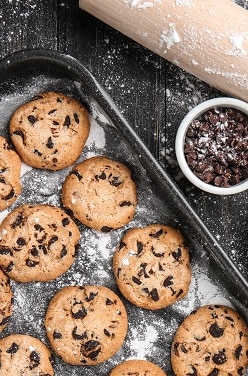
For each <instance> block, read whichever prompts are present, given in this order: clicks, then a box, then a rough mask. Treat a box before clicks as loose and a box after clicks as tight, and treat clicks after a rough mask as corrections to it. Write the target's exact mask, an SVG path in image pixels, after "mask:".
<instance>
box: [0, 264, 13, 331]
mask: <svg viewBox="0 0 248 376" xmlns="http://www.w3.org/2000/svg"><path fill="white" fill-rule="evenodd" d="M0 297H1V298H0V332H2V331H3V330H4V328H5V327H6V325H7V323H8V321H9V318H10V316H11V314H12V308H13V293H12V289H11V287H10V280H9V277H8V276H7V275H6V274H5V273H4V272H3V271H2V270H1V269H0Z"/></svg>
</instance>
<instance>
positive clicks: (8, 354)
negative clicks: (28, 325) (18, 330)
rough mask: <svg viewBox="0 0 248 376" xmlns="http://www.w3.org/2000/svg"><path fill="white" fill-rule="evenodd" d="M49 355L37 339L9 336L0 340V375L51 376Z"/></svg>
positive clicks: (15, 335) (16, 335)
mask: <svg viewBox="0 0 248 376" xmlns="http://www.w3.org/2000/svg"><path fill="white" fill-rule="evenodd" d="M52 363H53V362H52V359H51V353H50V351H49V350H48V348H47V347H46V345H44V343H42V342H41V341H40V340H39V339H37V338H34V337H31V336H29V335H25V334H11V335H9V336H8V337H5V338H3V339H1V340H0V375H3V376H13V375H15V376H19V375H22V376H34V375H35V376H53V375H54V371H53V365H52Z"/></svg>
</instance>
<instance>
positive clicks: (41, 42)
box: [0, 0, 248, 278]
mask: <svg viewBox="0 0 248 376" xmlns="http://www.w3.org/2000/svg"><path fill="white" fill-rule="evenodd" d="M103 1H104V0H103ZM239 4H240V5H242V6H244V7H248V5H247V1H245V0H244V1H239ZM33 48H42V49H43V48H44V49H52V50H58V51H61V52H63V53H66V54H69V55H71V56H73V57H75V58H76V59H78V60H79V61H80V62H81V63H83V64H84V65H85V66H86V68H88V69H89V70H90V71H91V73H92V74H93V75H94V76H95V78H96V79H97V81H98V82H99V83H100V84H101V85H102V87H103V88H104V89H105V90H106V91H107V92H108V93H109V95H110V96H111V97H112V99H113V100H114V102H115V103H116V104H117V106H118V107H119V108H120V110H121V112H122V114H123V115H124V117H125V118H126V119H127V120H128V122H129V123H130V125H131V126H132V127H133V128H134V130H135V131H136V132H137V133H138V135H139V136H140V138H141V139H142V140H143V141H144V143H145V144H146V145H147V147H148V148H149V149H150V151H151V152H152V154H153V155H154V156H155V158H156V159H157V160H158V161H159V162H160V163H161V165H162V166H163V167H164V168H165V169H167V171H168V172H169V174H170V175H171V176H172V177H173V179H174V180H175V182H176V184H178V186H179V187H180V188H181V189H182V191H183V192H184V194H185V195H186V197H187V199H188V200H189V202H190V203H191V205H192V206H193V208H194V209H195V211H196V212H197V213H198V214H199V216H200V218H201V219H202V220H203V221H204V222H205V223H206V225H207V226H208V228H209V229H210V231H211V232H212V233H213V235H214V236H215V237H216V239H217V240H218V241H219V243H220V244H221V245H222V246H223V247H224V249H225V250H226V252H227V253H228V255H229V256H230V257H231V259H232V260H233V261H234V263H235V264H236V265H237V267H238V268H239V269H240V270H241V272H242V273H243V274H244V276H245V277H246V278H248V256H247V251H248V213H247V208H248V192H245V193H240V194H237V195H233V196H223V197H219V196H214V195H211V194H207V193H204V192H201V191H199V190H198V189H197V188H194V187H192V186H191V184H190V183H189V182H188V181H187V180H186V179H185V178H184V177H183V176H182V174H181V172H180V170H179V168H178V166H177V163H176V158H175V151H174V140H175V134H176V130H177V126H178V124H179V122H180V121H181V119H182V118H183V116H184V115H185V114H186V113H187V112H188V110H189V109H190V108H192V107H193V106H194V105H196V104H198V103H199V102H201V101H203V100H205V99H209V98H212V97H215V96H218V95H220V94H222V93H219V92H218V91H217V90H216V89H214V88H211V87H209V86H208V85H207V84H205V83H203V82H201V81H199V80H198V79H196V78H195V77H193V76H191V75H189V74H187V73H185V72H184V71H182V70H181V69H179V68H178V67H176V66H174V65H172V64H170V63H169V62H167V61H165V60H163V59H162V58H160V57H158V56H157V55H155V54H153V53H151V52H150V51H148V50H146V49H145V48H143V47H141V46H140V45H138V44H136V43H135V42H133V41H131V40H130V39H128V38H126V37H125V36H123V35H121V34H120V33H118V32H117V31H115V30H113V29H111V28H110V27H108V26H107V25H105V24H103V23H102V22H100V21H99V20H97V19H95V18H94V17H92V16H90V15H88V14H86V13H85V12H83V11H82V10H80V9H79V7H78V0H52V1H47V0H39V1H37V0H25V1H21V0H2V1H1V6H0V58H5V57H6V56H8V55H9V54H11V53H12V52H15V51H19V50H22V49H33Z"/></svg>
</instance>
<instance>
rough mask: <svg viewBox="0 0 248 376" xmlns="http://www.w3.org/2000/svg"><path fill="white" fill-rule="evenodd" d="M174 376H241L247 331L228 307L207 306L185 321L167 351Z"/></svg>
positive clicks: (247, 350) (247, 351) (247, 347)
mask: <svg viewBox="0 0 248 376" xmlns="http://www.w3.org/2000/svg"><path fill="white" fill-rule="evenodd" d="M171 363H172V367H173V370H174V373H175V375H176V376H185V375H194V376H197V375H208V376H217V375H218V376H231V375H232V376H234V375H237V376H241V375H243V374H244V373H245V370H246V368H247V365H248V328H247V325H246V323H245V321H244V320H243V318H242V317H241V316H240V315H239V314H238V313H237V312H236V311H235V310H233V309H232V308H229V307H225V306H222V305H207V306H203V307H200V308H199V309H198V310H196V311H195V312H193V313H192V314H190V315H189V316H188V317H186V318H185V320H184V321H183V323H182V324H181V325H180V326H179V328H178V329H177V331H176V334H175V337H174V340H173V343H172V350H171Z"/></svg>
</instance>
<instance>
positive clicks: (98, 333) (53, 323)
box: [45, 286, 128, 366]
mask: <svg viewBox="0 0 248 376" xmlns="http://www.w3.org/2000/svg"><path fill="white" fill-rule="evenodd" d="M45 327H46V331H47V335H48V338H49V340H50V343H51V346H52V348H53V349H54V351H55V352H56V353H57V355H59V356H60V357H61V358H62V359H63V360H64V361H65V362H67V363H70V364H73V365H90V366H93V365H96V364H99V363H102V362H104V361H105V360H107V359H109V358H111V357H112V356H113V355H114V354H115V353H116V352H117V351H118V350H119V348H120V347H121V346H122V344H123V342H124V339H125V336H126V333H127V327H128V321H127V313H126V310H125V307H124V305H123V303H122V302H121V300H120V298H119V297H118V296H117V295H116V294H115V293H114V292H113V291H112V290H110V289H108V288H107V287H104V286H82V287H79V286H69V287H64V288H63V289H61V290H60V291H59V292H58V293H57V294H56V295H55V296H54V297H53V298H52V300H51V301H50V304H49V306H48V309H47V313H46V318H45Z"/></svg>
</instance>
